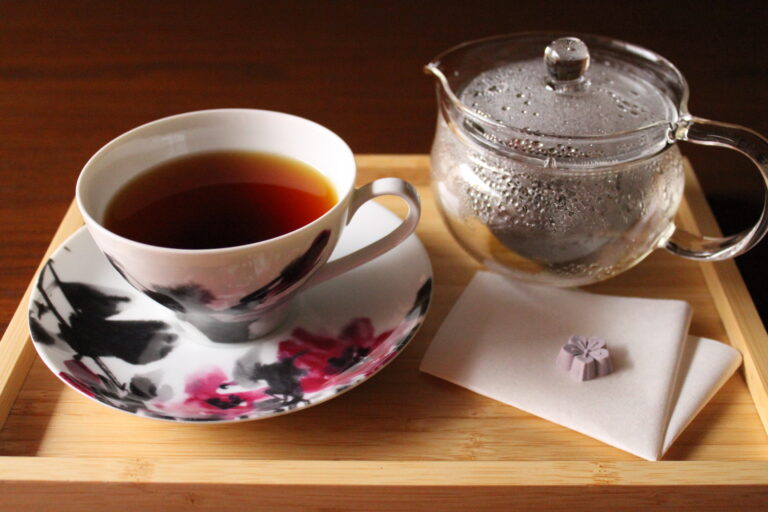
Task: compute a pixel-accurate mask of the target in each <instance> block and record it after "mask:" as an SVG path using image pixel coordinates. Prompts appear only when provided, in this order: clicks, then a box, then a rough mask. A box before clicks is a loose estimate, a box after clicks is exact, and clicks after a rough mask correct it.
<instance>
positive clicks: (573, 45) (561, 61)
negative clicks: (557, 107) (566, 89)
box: [544, 37, 589, 82]
mask: <svg viewBox="0 0 768 512" xmlns="http://www.w3.org/2000/svg"><path fill="white" fill-rule="evenodd" d="M544 63H545V64H546V65H547V71H548V72H549V76H550V78H551V79H552V80H554V81H555V82H572V81H574V80H580V79H582V78H583V76H584V73H585V72H586V71H587V68H589V49H588V48H587V45H586V44H584V42H583V41H582V40H581V39H577V38H575V37H561V38H560V39H556V40H554V41H552V42H551V43H549V46H547V48H546V49H545V50H544Z"/></svg>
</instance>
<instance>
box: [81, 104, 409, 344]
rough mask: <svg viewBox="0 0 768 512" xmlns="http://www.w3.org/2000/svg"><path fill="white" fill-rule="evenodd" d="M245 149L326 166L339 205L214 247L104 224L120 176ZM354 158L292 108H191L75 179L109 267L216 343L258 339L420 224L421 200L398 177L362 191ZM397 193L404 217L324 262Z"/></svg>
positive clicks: (115, 146) (124, 139)
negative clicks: (163, 243) (244, 241)
mask: <svg viewBox="0 0 768 512" xmlns="http://www.w3.org/2000/svg"><path fill="white" fill-rule="evenodd" d="M222 150H223V151H227V150H248V151H261V152H268V153H275V154H279V155H284V156H288V157H291V158H294V159H297V160H300V161H302V162H304V163H307V164H309V165H310V166H312V167H313V168H315V169H317V170H318V171H319V172H320V173H322V174H323V175H324V176H325V177H326V178H327V179H328V181H329V182H330V183H331V184H332V186H333V187H334V188H335V191H336V195H337V197H338V201H337V203H336V204H335V205H334V206H333V207H332V208H331V209H330V210H329V211H328V212H326V213H325V214H324V215H322V216H321V217H319V218H317V219H316V220H314V221H312V222H310V223H309V224H306V225H304V226H303V227H301V228H299V229H296V230H295V231H291V232H290V233H287V234H285V235H282V236H279V237H276V238H272V239H269V240H265V241H261V242H256V243H252V244H248V245H242V246H237V247H227V248H219V249H201V250H189V249H171V248H165V247H156V246H152V245H147V244H143V243H140V242H136V241H133V240H129V239H127V238H124V237H122V236H120V235H117V234H115V233H113V232H111V231H109V230H108V229H106V228H105V227H104V225H103V221H104V214H105V210H106V208H107V205H108V204H109V203H110V200H111V199H112V198H113V197H114V196H115V194H116V193H117V192H118V191H119V190H120V189H121V187H122V186H123V185H125V184H126V182H128V181H130V180H131V179H132V178H134V177H135V176H137V175H138V174H141V173H142V172H143V171H145V170H147V169H149V168H151V167H154V166H156V165H157V164H159V163H161V162H164V161H167V160H170V159H174V158H178V157H183V156H187V155H192V154H195V153H203V152H209V151H222ZM355 174H356V168H355V160H354V156H353V154H352V151H351V150H350V148H349V147H348V146H347V144H346V143H345V142H344V141H343V140H342V139H341V138H339V137H338V136H337V135H336V134H334V133H333V132H331V131H330V130H328V129H327V128H324V127H322V126H320V125H318V124H316V123H314V122H312V121H308V120H306V119H302V118H300V117H296V116H293V115H289V114H283V113H279V112H270V111H265V110H249V109H221V110H204V111H199V112H190V113H186V114H181V115H177V116H172V117H167V118H164V119H160V120H157V121H154V122H151V123H148V124H145V125H143V126H140V127H138V128H135V129H133V130H131V131H129V132H127V133H125V134H123V135H121V136H119V137H117V138H116V139H114V140H113V141H111V142H110V143H109V144H107V145H106V146H104V147H103V148H101V149H100V150H99V151H98V152H97V153H96V154H95V155H94V156H93V157H92V158H91V159H90V160H89V161H88V163H86V164H85V167H84V168H83V170H82V172H81V173H80V177H79V179H78V182H77V193H76V196H77V204H78V206H79V208H80V211H81V212H82V214H83V218H84V219H85V224H86V226H87V228H88V231H89V232H90V234H91V236H92V237H93V239H94V240H95V242H96V244H97V245H98V246H99V248H100V249H101V250H102V251H103V252H104V254H105V255H106V256H107V258H108V259H109V261H110V262H111V263H112V264H113V266H114V267H115V268H116V269H117V271H118V272H120V273H121V274H122V275H123V277H124V278H125V279H126V280H127V281H128V282H129V283H130V284H131V285H133V286H134V287H135V288H137V289H138V290H140V291H142V292H143V293H145V294H146V295H147V296H149V297H151V298H152V299H154V300H156V301H157V302H159V303H160V304H162V305H163V306H166V307H168V308H170V309H172V310H174V311H175V312H176V313H177V314H178V315H179V317H180V318H182V319H184V320H186V321H189V322H190V323H192V324H193V325H194V326H196V327H197V328H198V329H200V330H201V331H202V332H203V333H204V334H206V336H208V337H209V338H210V339H212V340H214V341H219V342H236V341H244V340H248V339H254V338H258V337H259V336H262V335H264V334H266V333H268V332H269V331H271V330H272V329H274V328H275V327H277V326H278V325H279V324H280V322H281V321H282V320H283V318H284V317H285V315H286V314H287V312H288V305H289V303H290V300H291V299H292V298H293V297H295V295H296V293H297V292H299V291H300V290H304V289H306V288H307V287H309V286H312V285H315V284H317V283H320V282H322V281H325V280H327V279H330V278H332V277H335V276H337V275H339V274H341V273H343V272H346V271H348V270H350V269H352V268H354V267H357V266H359V265H361V264H363V263H365V262H367V261H369V260H371V259H373V258H375V257H377V256H379V255H381V254H382V253H384V252H386V251H388V250H389V249H391V248H393V247H394V246H396V245H398V244H399V243H400V242H402V241H403V240H404V239H405V238H406V237H407V236H408V235H410V234H411V233H412V232H413V231H414V229H415V228H416V224H417V223H418V220H419V215H420V203H419V198H418V195H417V193H416V191H415V189H414V188H413V187H412V186H411V185H410V184H409V183H407V182H405V181H403V180H401V179H399V178H381V179H377V180H375V181H372V182H371V183H368V184H367V185H364V186H362V187H360V188H358V189H355V188H354V183H355ZM381 195H397V196H400V197H402V198H403V199H404V200H405V202H406V203H407V204H408V208H409V211H408V216H407V217H406V219H405V220H404V221H403V223H402V224H401V225H400V226H398V228H397V229H395V230H394V231H393V232H391V233H390V234H389V235H387V236H385V237H384V238H382V239H380V240H378V241H376V242H374V243H372V244H370V245H368V246H366V247H364V248H362V249H360V250H358V251H356V252H354V253H352V254H349V255H347V256H344V257H342V258H339V259H337V260H334V261H333V262H331V263H327V261H328V258H329V256H330V255H331V252H332V251H333V249H334V247H335V246H336V242H337V241H338V239H339V236H340V234H341V231H342V229H343V228H344V226H345V225H346V224H347V223H348V222H349V220H350V219H351V218H352V216H353V215H354V213H355V211H356V210H357V209H358V208H359V207H360V206H361V205H362V204H363V203H365V202H366V201H368V200H370V199H372V198H374V197H377V196H381Z"/></svg>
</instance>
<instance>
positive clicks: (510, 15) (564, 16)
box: [0, 0, 768, 331]
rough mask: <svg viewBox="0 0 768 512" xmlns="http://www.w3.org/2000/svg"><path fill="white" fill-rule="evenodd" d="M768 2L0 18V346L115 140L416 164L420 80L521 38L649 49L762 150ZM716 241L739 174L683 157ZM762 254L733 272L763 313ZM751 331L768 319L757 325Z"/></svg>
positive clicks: (61, 11)
mask: <svg viewBox="0 0 768 512" xmlns="http://www.w3.org/2000/svg"><path fill="white" fill-rule="evenodd" d="M765 5H766V4H765V2H762V1H761V2H757V1H756V2H718V3H706V2H690V3H688V2H669V1H665V2H659V1H643V2H633V3H631V4H630V3H629V2H626V3H625V2H608V1H606V2H601V1H585V2H576V1H569V2H564V1H563V2H510V1H504V2H483V1H471V2H470V1H452V0H443V1H439V2H437V1H429V2H415V1H412V0H411V1H407V2H405V1H386V2H360V1H333V2H319V1H318V2H296V1H280V2H256V1H229V0H218V1H216V2H193V1H189V0H188V1H164V2H154V1H140V2H136V1H133V2H119V3H118V2H103V1H71V2H50V1H49V2H42V1H40V2H36V1H31V2H21V1H18V2H9V1H0V183H1V184H2V187H1V188H0V331H2V330H4V329H5V326H6V325H7V323H8V321H9V320H10V317H11V315H12V313H13V311H14V309H15V307H16V304H17V303H18V301H19V299H20V297H21V295H22V293H23V291H24V289H25V287H26V285H27V283H28V282H29V280H30V279H31V278H32V275H33V273H34V269H35V267H36V265H37V263H38V261H39V260H40V258H41V256H42V254H43V251H44V249H45V247H46V246H47V244H48V242H49V240H50V238H51V236H52V234H53V232H54V230H55V228H56V226H57V225H58V223H59V220H60V219H61V217H62V215H63V214H64V212H65V210H66V208H67V205H68V204H69V203H70V201H71V200H72V197H73V193H74V186H75V180H76V178H77V175H78V172H79V171H80V169H81V167H82V166H83V164H84V163H85V162H86V160H87V159H88V158H89V157H90V155H92V154H93V153H94V152H95V151H96V150H97V149H98V148H99V147H101V146H102V145H103V144H104V143H106V142H108V141H109V140H110V139H112V138H113V137H115V136H117V135H119V134H120V133H122V132H124V131H126V130H128V129H130V128H132V127H134V126H137V125H139V124H142V123H144V122H147V121H150V120H153V119H157V118H160V117H163V116H167V115H171V114H176V113H180V112H185V111H190V110H198V109H205V108H214V107H252V108H265V109H272V110H280V111H286V112H291V113H294V114H297V115H300V116H304V117H308V118H310V119H313V120H315V121H318V122H320V123H322V124H324V125H326V126H328V127H329V128H331V129H332V130H334V131H336V132H337V133H338V134H339V135H341V136H342V137H343V138H345V139H346V140H347V141H348V142H349V144H350V146H351V147H352V148H353V150H354V151H356V152H358V153H425V152H428V151H429V147H430V143H431V137H432V133H433V127H434V119H435V105H434V87H433V84H432V82H431V80H430V79H429V78H428V77H427V76H425V75H424V74H423V73H422V71H421V68H422V66H423V65H424V64H425V63H426V62H428V61H429V60H430V59H431V58H432V57H433V56H434V55H436V54H437V53H439V52H440V51H442V50H444V49H447V48H448V47H450V46H453V45H455V44H457V43H460V42H462V41H466V40H470V39H476V38H479V37H483V36H487V35H492V34H498V33H505V32H516V31H523V30H543V29H553V30H574V31H581V32H592V33H599V34H603V35H607V36H611V37H616V38H620V39H624V40H628V41H632V42H635V43H637V44H640V45H642V46H646V47H648V48H651V49H653V50H655V51H657V52H659V53H661V54H662V55H664V56H666V57H668V58H669V59H670V60H672V61H673V62H675V63H676V64H677V65H678V67H679V68H680V69H681V70H682V72H683V73H684V74H685V75H686V77H687V78H688V81H689V83H690V85H691V91H692V98H691V102H690V106H691V111H692V112H693V113H695V114H696V115H699V116H702V117H709V118H712V119H717V120H721V121H729V122H733V123H738V124H743V125H745V126H748V127H751V128H753V129H755V130H756V131H758V132H761V133H763V134H768V116H766V113H768V28H766V24H765V20H766V19H767V18H768V8H766V7H765ZM684 150H685V152H686V154H688V155H690V156H691V157H692V159H693V163H694V166H695V167H696V169H697V171H698V172H699V175H700V177H701V178H702V180H703V181H704V184H705V187H706V189H707V190H708V192H709V197H710V200H711V202H712V203H713V205H714V206H715V209H716V213H717V214H718V217H719V219H720V220H721V224H722V225H723V228H724V230H725V231H734V230H736V229H739V228H742V227H746V226H747V225H748V224H749V223H751V222H753V221H754V220H755V219H756V217H757V215H758V212H759V209H760V206H761V204H762V197H763V193H762V189H761V182H760V179H759V177H758V175H757V172H756V170H754V169H753V168H752V167H751V165H750V164H749V163H748V162H747V161H746V159H745V158H743V157H739V156H738V155H737V156H734V155H732V154H731V153H730V152H727V151H723V150H711V149H705V150H701V149H699V148H691V147H688V145H686V147H685V149H684ZM765 245H767V244H766V243H763V244H762V247H759V248H758V250H756V251H755V252H754V253H753V254H752V255H748V256H745V257H742V258H740V261H739V262H740V264H741V266H742V269H743V272H744V274H745V276H746V279H747V281H748V283H749V284H750V286H751V288H752V293H753V297H754V299H755V301H756V302H757V303H758V307H759V308H760V309H761V311H762V313H763V315H766V313H768V293H766V292H765V288H764V287H763V285H762V282H764V281H762V280H761V275H762V273H761V271H760V267H761V266H762V265H761V261H765V257H766V253H767V252H768V251H766V249H765ZM764 318H765V317H764Z"/></svg>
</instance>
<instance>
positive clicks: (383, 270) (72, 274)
mask: <svg viewBox="0 0 768 512" xmlns="http://www.w3.org/2000/svg"><path fill="white" fill-rule="evenodd" d="M400 222H401V221H400V219H399V218H398V217H397V216H396V215H394V214H393V213H392V212H390V211H389V210H387V209H386V208H384V207H382V206H380V205H378V204H376V203H372V202H369V203H366V204H365V205H364V206H363V207H362V208H360V210H358V212H357V213H356V214H355V216H354V217H353V219H352V221H351V223H350V224H349V226H347V227H346V228H345V230H344V231H343V233H342V235H341V239H340V240H339V243H338V245H337V247H336V249H335V251H334V253H333V255H332V256H331V259H332V260H333V259H335V258H338V257H340V256H343V255H345V254H348V253H350V252H352V251H354V250H356V249H358V248H360V247H362V246H364V245H367V244H369V243H371V242H373V241H375V240H376V239H378V238H381V237H382V236H384V235H385V234H387V233H389V232H390V231H392V230H393V229H394V228H395V227H397V226H398V225H399V224H400ZM431 289H432V268H431V265H430V262H429V257H428V256H427V252H426V251H425V250H424V247H423V246H422V244H421V242H420V241H419V239H418V238H417V237H416V236H415V235H412V236H411V237H409V238H408V239H407V240H406V241H405V242H403V243H402V244H400V245H398V246H397V247H395V248H394V249H392V250H391V251H389V252H387V253H386V254H384V255H382V256H380V257H378V258H376V259H375V260H373V261H370V262H368V263H366V264H365V265H362V266H360V267H358V268H356V269H354V270H351V271H350V272H347V273H346V274H343V275H341V276H339V277H337V278H334V279H331V280H329V281H326V282H324V283H321V284H319V285H317V286H315V287H313V288H310V289H309V290H307V291H306V292H304V293H303V294H301V295H300V296H299V297H298V299H296V301H294V304H293V306H292V307H293V310H292V311H291V313H290V315H289V316H288V318H287V319H286V320H285V322H284V323H283V324H282V325H281V326H280V327H278V328H277V329H276V330H275V331H273V332H272V333H270V334H268V335H267V336H265V337H263V338H260V339H259V340H256V341H249V342H243V343H235V344H219V343H214V342H212V341H210V340H209V339H207V338H206V337H205V336H204V335H203V334H202V333H201V332H200V331H198V330H197V329H196V328H195V327H193V326H192V325H191V324H188V323H186V322H183V321H181V320H179V319H178V318H177V317H176V315H175V313H174V312H173V311H171V310H170V309H167V308H165V307H163V306H161V305H160V304H158V303H156V302H154V301H153V300H151V299H150V298H148V297H147V296H145V295H143V294H142V293H140V292H138V291H137V290H135V289H134V288H132V287H131V286H130V285H129V284H128V283H127V282H125V281H124V280H123V278H122V277H121V276H120V275H119V274H118V273H117V272H116V271H115V270H114V268H113V267H112V266H111V265H110V264H109V262H108V261H107V259H106V258H105V257H104V255H103V254H102V253H101V251H99V249H98V248H97V247H96V245H95V244H94V242H93V240H92V238H91V236H90V235H89V234H88V232H87V231H86V230H85V228H81V229H80V230H78V231H77V232H75V233H74V234H73V235H72V236H70V237H69V238H68V239H67V241H65V242H64V243H63V244H62V246H61V247H59V248H58V249H57V250H56V252H55V253H54V255H53V257H52V258H51V259H50V260H48V262H47V263H46V265H45V266H44V267H43V269H42V270H41V272H40V275H39V276H38V280H37V286H36V288H35V290H34V291H33V293H32V297H31V299H30V306H29V325H30V332H31V335H32V340H33V341H34V346H35V348H36V349H37V352H38V354H40V358H41V359H42V360H43V362H45V364H46V365H47V366H48V368H50V369H51V371H52V372H53V373H54V374H56V375H57V376H58V377H59V378H60V379H61V380H63V381H64V382H65V383H67V384H68V385H69V386H70V387H72V388H74V389H75V390H77V391H79V392H80V393H82V394H84V395H86V396H88V397H90V398H92V399H94V400H96V401H98V402H101V403H103V404H105V405H108V406H110V407H113V408H115V409H118V410H121V411H125V412H128V413H131V414H135V415H138V416H144V417H148V418H154V419H161V420H169V421H181V422H232V421H243V420H255V419H262V418H268V417H272V416H276V415H279V414H285V413H288V412H294V411H298V410H300V409H303V408H306V407H309V406H312V405H316V404H319V403H321V402H324V401H326V400H329V399H331V398H333V397H335V396H337V395H339V394H340V393H343V392H344V391H347V390H349V389H350V388H352V387H354V386H356V385H358V384H360V383H362V382H363V381H365V380H367V379H368V378H369V377H371V376H372V375H373V374H375V373H376V372H378V371H379V370H380V369H382V368H383V367H384V366H385V365H386V364H387V363H389V362H390V361H391V360H392V359H393V358H394V357H395V356H396V355H397V354H398V353H399V352H400V351H401V350H402V349H403V348H404V347H405V346H406V345H407V343H408V341H409V340H410V339H411V338H412V337H413V336H414V334H415V333H416V331H417V330H418V328H419V326H420V325H421V323H422V320H423V319H424V316H425V314H426V312H427V308H428V306H429V302H430V299H431Z"/></svg>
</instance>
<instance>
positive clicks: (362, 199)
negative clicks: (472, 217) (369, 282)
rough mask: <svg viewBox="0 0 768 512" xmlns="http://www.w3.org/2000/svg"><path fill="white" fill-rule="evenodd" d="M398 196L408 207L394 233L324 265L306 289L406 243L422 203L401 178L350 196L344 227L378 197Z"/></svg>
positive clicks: (377, 183)
mask: <svg viewBox="0 0 768 512" xmlns="http://www.w3.org/2000/svg"><path fill="white" fill-rule="evenodd" d="M388 195H391V196H399V197H401V198H402V199H403V200H404V201H405V202H406V204H408V215H407V216H406V218H405V220H403V222H402V223H401V224H400V225H399V226H398V227H397V228H395V230H394V231H392V232H391V233H389V234H388V235H386V236H384V237H383V238H380V239H379V240H376V241H375V242H373V243H372V244H370V245H367V246H365V247H363V248H362V249H358V250H357V251H355V252H353V253H351V254H347V255H346V256H343V257H341V258H339V259H336V260H334V261H331V262H330V263H326V264H325V265H324V266H323V267H322V268H321V269H320V270H318V271H317V272H315V274H314V275H313V276H312V277H310V279H309V282H308V283H307V284H308V286H314V285H316V284H319V283H322V282H323V281H326V280H328V279H331V278H333V277H336V276H338V275H340V274H343V273H344V272H347V271H349V270H352V269H353V268H355V267H359V266H360V265H362V264H363V263H366V262H368V261H371V260H372V259H374V258H376V257H377V256H381V255H382V254H384V253H385V252H387V251H388V250H390V249H392V248H393V247H395V246H396V245H398V244H400V243H401V242H402V241H403V240H405V239H406V238H407V237H408V236H409V235H410V234H411V233H413V231H414V230H415V229H416V225H417V224H418V223H419V217H420V216H421V202H420V201H419V194H418V192H416V189H415V188H413V185H411V184H410V183H408V182H407V181H404V180H401V179H400V178H380V179H377V180H374V181H372V182H370V183H368V184H366V185H363V186H362V187H360V188H358V189H356V190H355V191H354V192H353V193H352V198H351V200H350V203H349V211H348V213H347V224H349V222H350V220H352V216H353V215H354V214H355V212H357V210H358V209H359V208H360V207H361V206H362V205H363V203H366V202H367V201H370V200H371V199H373V198H375V197H379V196H388Z"/></svg>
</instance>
